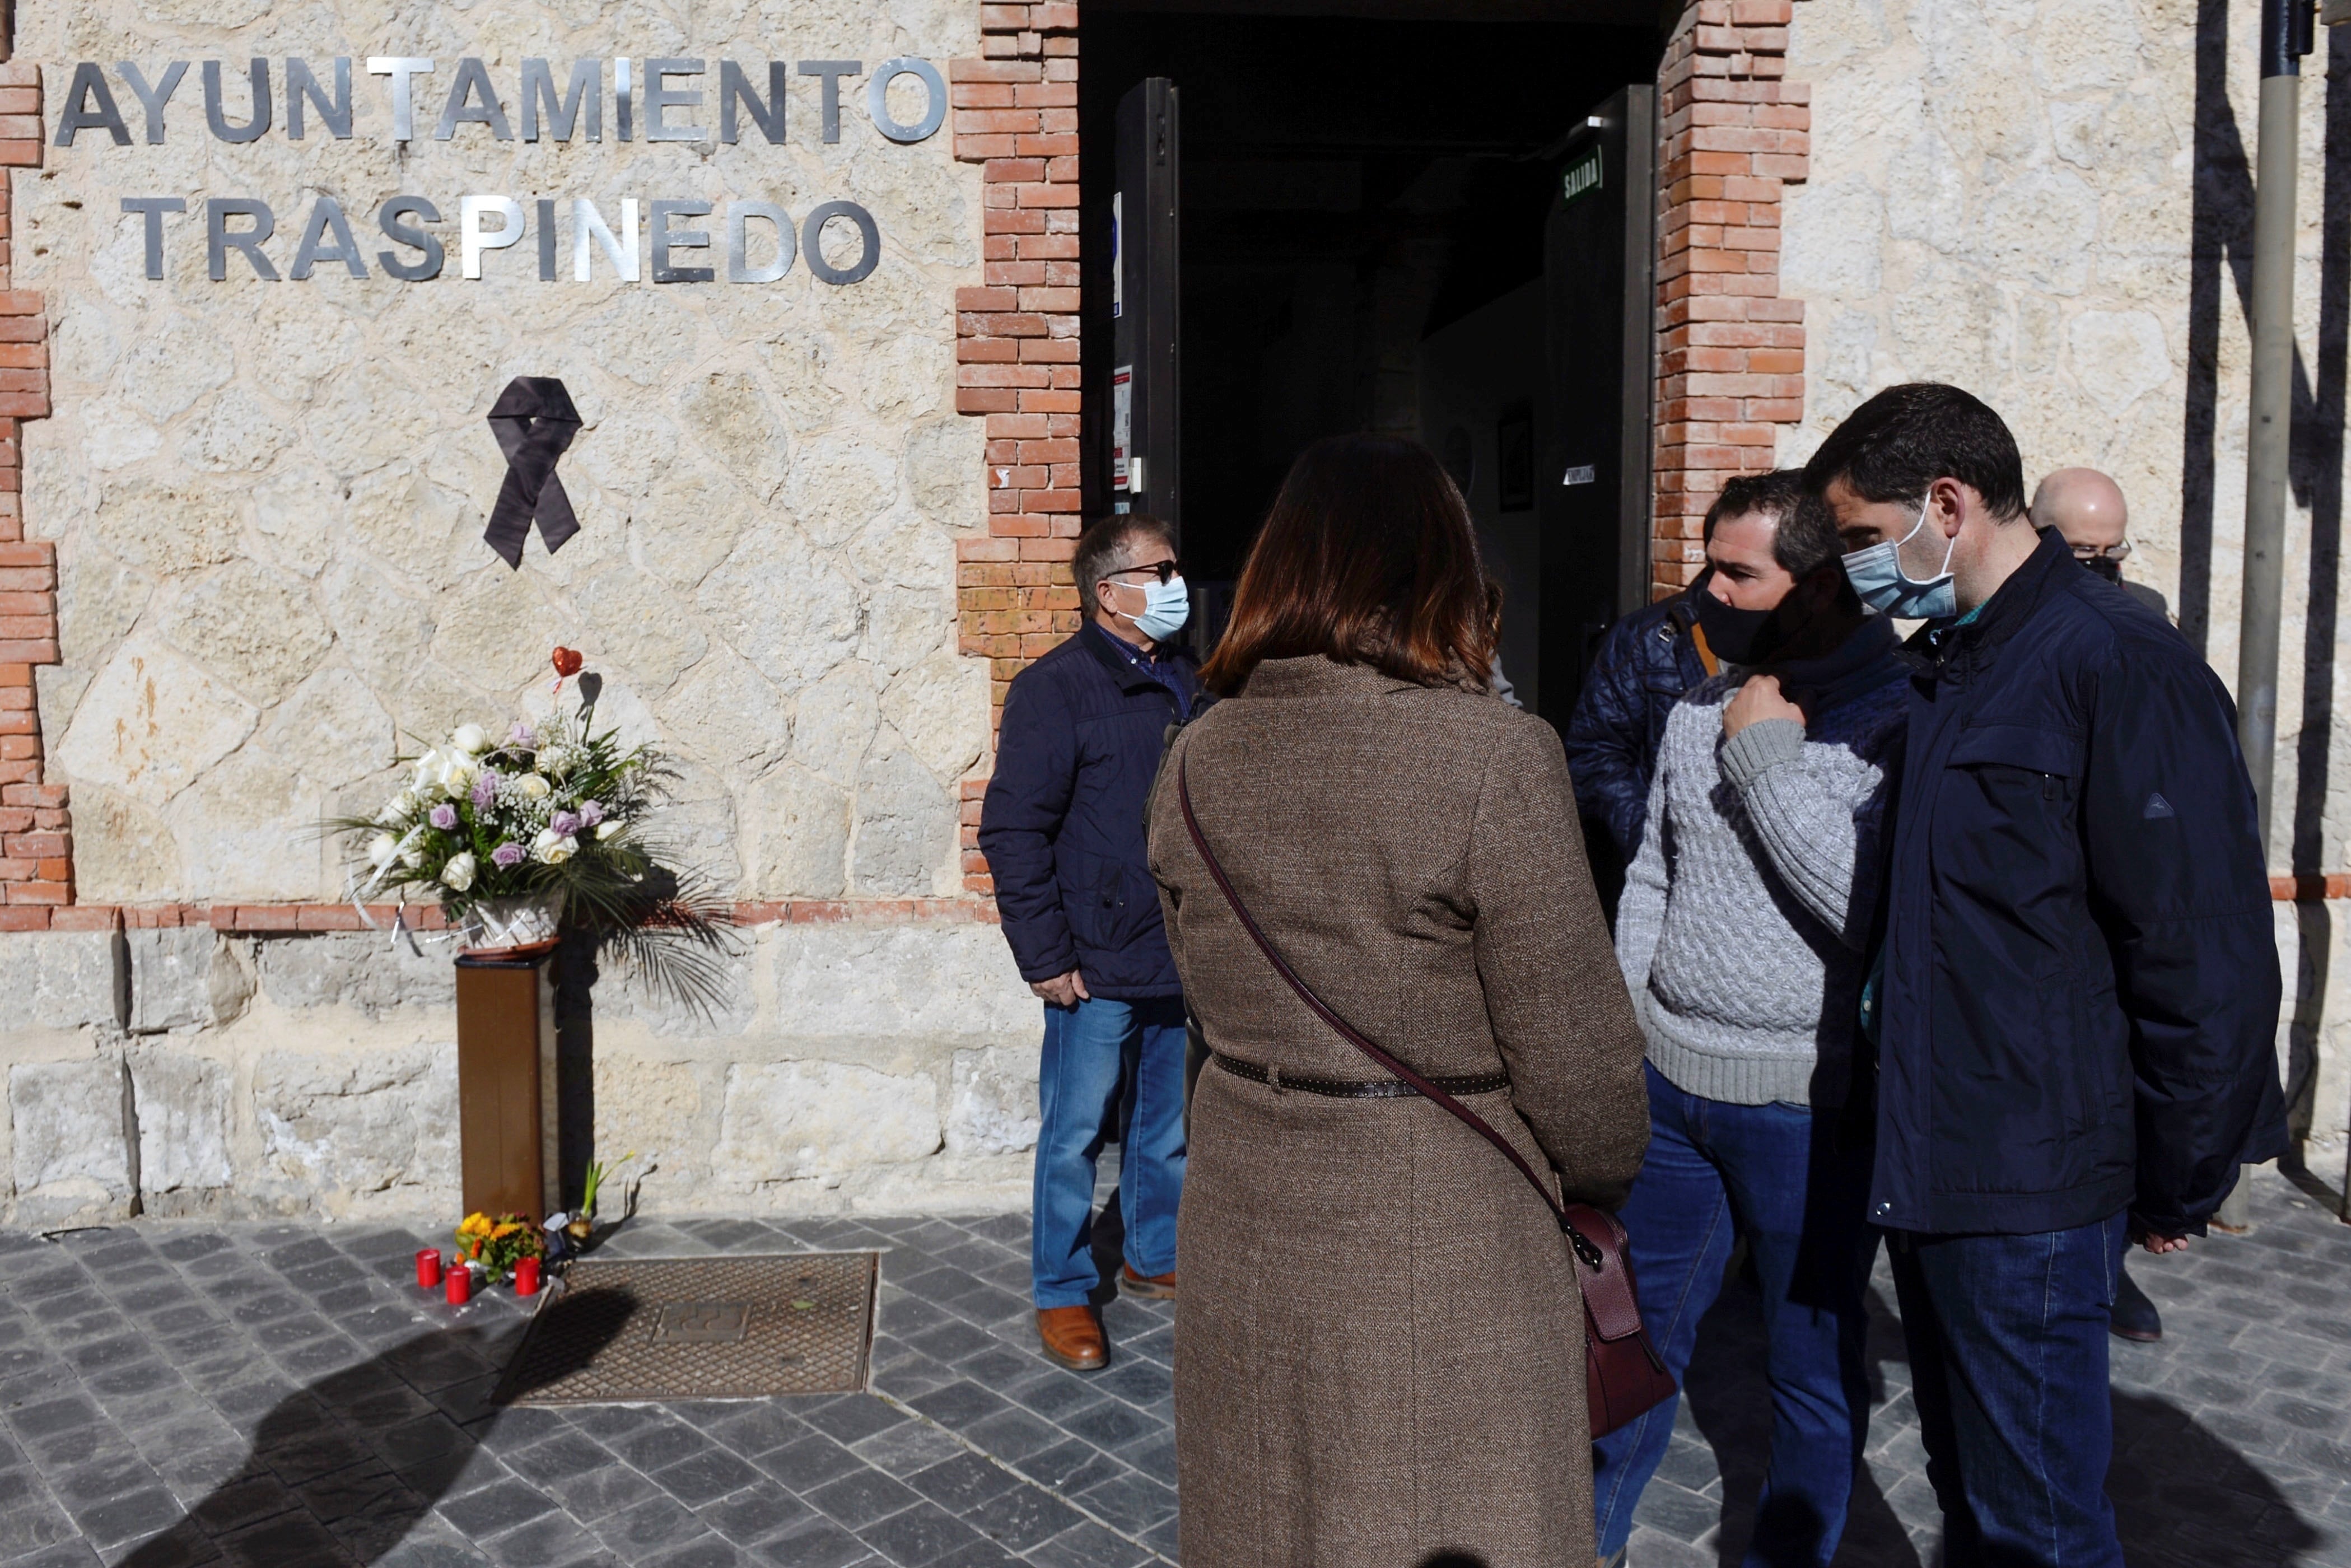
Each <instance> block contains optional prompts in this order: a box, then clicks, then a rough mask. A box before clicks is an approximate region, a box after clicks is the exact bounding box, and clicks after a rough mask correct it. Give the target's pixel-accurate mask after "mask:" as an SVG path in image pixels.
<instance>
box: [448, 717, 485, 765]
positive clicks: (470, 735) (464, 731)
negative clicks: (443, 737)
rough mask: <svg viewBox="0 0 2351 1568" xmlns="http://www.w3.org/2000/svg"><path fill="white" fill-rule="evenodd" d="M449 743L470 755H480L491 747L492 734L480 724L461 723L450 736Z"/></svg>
mask: <svg viewBox="0 0 2351 1568" xmlns="http://www.w3.org/2000/svg"><path fill="white" fill-rule="evenodd" d="M449 744H450V745H452V746H454V747H456V748H457V749H458V750H460V751H462V752H464V753H465V755H466V756H468V757H479V756H480V755H481V754H482V753H483V752H485V751H487V750H488V749H489V748H490V736H489V732H488V731H487V730H486V729H484V728H483V727H481V726H480V725H478V724H461V725H459V726H458V727H457V728H456V730H455V733H453V734H452V735H451V736H450V737H449Z"/></svg>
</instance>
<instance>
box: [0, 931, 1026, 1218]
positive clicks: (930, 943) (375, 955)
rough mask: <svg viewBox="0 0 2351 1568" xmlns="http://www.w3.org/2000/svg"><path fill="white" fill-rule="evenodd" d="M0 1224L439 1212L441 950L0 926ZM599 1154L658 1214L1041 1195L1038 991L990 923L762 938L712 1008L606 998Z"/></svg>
mask: <svg viewBox="0 0 2351 1568" xmlns="http://www.w3.org/2000/svg"><path fill="white" fill-rule="evenodd" d="M0 994H5V995H6V996H7V997H9V998H10V999H11V1002H12V1005H13V1008H12V1010H13V1011H14V1013H15V1015H16V1019H18V1020H19V1021H18V1022H17V1023H16V1025H15V1026H14V1027H12V1028H11V1029H10V1030H9V1031H8V1034H7V1037H6V1041H5V1044H6V1057H7V1063H8V1065H7V1067H6V1072H7V1107H8V1113H7V1116H6V1118H5V1128H0V1145H5V1146H0V1168H5V1169H6V1170H7V1171H8V1172H9V1176H10V1181H9V1197H8V1199H7V1201H6V1202H5V1204H0V1221H5V1222H7V1223H12V1224H28V1225H55V1224H64V1223H73V1222H80V1221H87V1220H92V1219H99V1218H119V1217H120V1216H122V1215H124V1214H128V1213H138V1212H143V1213H147V1214H153V1215H199V1214H200V1215H210V1216H214V1217H224V1218H227V1217H240V1216H242V1217H250V1216H256V1215H270V1214H308V1215H315V1216H326V1217H331V1218H365V1217H369V1216H402V1217H411V1218H413V1217H414V1216H416V1215H419V1214H428V1215H429V1214H444V1215H445V1214H454V1213H455V1212H456V1208H457V1205H458V1193H457V1130H456V1114H457V1101H456V1056H455V1053H456V1045H455V1038H456V1029H455V1012H454V1009H453V988H452V971H451V968H450V965H449V953H448V950H447V949H446V948H445V947H434V946H429V945H428V946H424V947H423V948H421V949H420V948H417V947H414V946H408V945H404V944H402V943H400V942H397V941H394V940H392V939H390V938H388V937H387V936H385V935H383V934H381V933H350V934H333V935H294V934H287V935H283V936H247V935H239V934H234V933H226V932H216V931H214V930H213V929H212V928H211V927H209V926H186V927H178V928H165V929H132V930H128V931H99V932H55V931H53V932H43V933H26V934H20V935H17V936H11V937H9V938H8V939H7V940H6V941H5V942H0ZM593 1006H594V1014H593V1020H592V1034H593V1041H594V1044H593V1056H594V1064H595V1065H594V1073H593V1077H594V1085H595V1101H596V1127H595V1137H596V1147H597V1152H598V1154H599V1155H600V1156H601V1157H603V1158H606V1159H613V1158H617V1157H619V1156H621V1155H625V1154H630V1153H634V1154H635V1155H638V1156H639V1165H640V1166H641V1167H642V1166H650V1167H652V1168H651V1171H650V1174H649V1175H648V1176H646V1177H645V1182H644V1186H643V1203H644V1204H645V1205H646V1207H650V1208H657V1209H659V1210H660V1211H662V1212H664V1213H671V1214H675V1213H695V1212H702V1213H718V1212H729V1211H735V1210H739V1209H742V1208H746V1207H747V1208H752V1209H756V1210H758V1211H760V1212H770V1213H772V1212H795V1211H798V1212H808V1211H846V1210H852V1209H857V1208H865V1209H878V1210H885V1211H900V1212H904V1211H907V1210H920V1209H946V1210H950V1211H953V1210H970V1209H986V1208H999V1207H1014V1206H1017V1205H1018V1204H1019V1203H1020V1202H1021V1201H1022V1199H1023V1197H1025V1195H1026V1193H1027V1190H1028V1182H1029V1159H1028V1151H1029V1148H1030V1147H1031V1146H1032V1145H1034V1143H1035V1141H1036V1134H1037V1031H1036V1014H1035V1002H1034V1001H1033V999H1032V998H1029V995H1028V993H1027V990H1026V988H1023V987H1022V986H1021V985H1020V984H1019V980H1018V977H1016V976H1015V975H1014V974H1013V971H1012V964H1011V959H1010V956H1009V955H1008V953H1007V952H1006V950H1005V947H1004V942H1003V938H1002V937H1001V936H999V935H998V932H997V931H996V929H995V928H994V927H993V926H991V925H987V924H985V923H982V922H977V921H969V920H965V921H944V920H927V921H881V920H842V921H836V922H830V923H799V924H781V923H779V924H774V925H764V926H760V927H758V928H756V929H755V930H753V931H752V932H750V933H749V940H748V942H747V945H746V951H745V954H744V956H743V958H742V961H741V962H740V963H739V964H738V965H737V969H736V974H735V978H734V984H733V986H732V988H731V989H730V992H729V995H728V997H727V998H726V1002H725V1004H724V1005H723V1006H722V1007H721V1008H720V1009H718V1011H717V1015H716V1018H712V1019H705V1018H698V1017H695V1016H693V1015H689V1014H686V1013H684V1012H682V1011H680V1010H679V1009H677V1008H675V1007H674V1006H672V1005H664V1004H661V1003H656V1002H653V1001H651V1000H649V999H648V998H645V997H643V995H641V994H637V993H634V992H632V989H631V988H630V987H629V986H628V985H627V984H625V983H622V982H614V981H611V980H607V981H605V982H603V983H601V984H599V985H598V986H597V987H596V988H595V992H594V1004H593Z"/></svg>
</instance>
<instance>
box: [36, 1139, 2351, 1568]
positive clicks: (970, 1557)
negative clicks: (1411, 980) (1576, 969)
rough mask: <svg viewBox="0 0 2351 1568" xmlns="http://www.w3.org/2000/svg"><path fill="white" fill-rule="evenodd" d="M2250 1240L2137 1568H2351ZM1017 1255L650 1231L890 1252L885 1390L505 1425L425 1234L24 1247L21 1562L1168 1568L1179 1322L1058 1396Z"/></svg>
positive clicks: (1747, 1301) (2346, 1509) (1680, 1506)
mask: <svg viewBox="0 0 2351 1568" xmlns="http://www.w3.org/2000/svg"><path fill="white" fill-rule="evenodd" d="M2257 1213H2258V1218H2259V1222H2260V1223H2259V1228H2258V1229H2257V1231H2256V1232H2255V1233H2254V1234H2253V1235H2252V1237H2250V1238H2246V1239H2238V1240H2232V1239H2220V1238H2216V1239H2213V1240H2211V1241H2210V1242H2208V1243H2199V1245H2198V1247H2197V1248H2196V1249H2195V1250H2193V1251H2191V1252H2190V1253H2189V1255H2188V1256H2187V1257H2185V1258H2183V1259H2167V1260H2147V1259H2144V1257H2143V1255H2140V1256H2139V1258H2138V1259H2137V1260H2135V1262H2134V1270H2135V1272H2136V1273H2137V1277H2138V1278H2139V1279H2140V1280H2141V1281H2142V1283H2144V1284H2145V1286H2146V1288H2147V1291H2148V1292H2149V1293H2150V1294H2151V1295H2154V1296H2155V1297H2157V1299H2158V1301H2161V1302H2162V1303H2163V1305H2164V1307H2165V1311H2166V1314H2167V1322H2168V1328H2169V1338H2168V1342H2167V1343H2165V1344H2163V1345H2161V1346H2158V1347H2150V1348H2138V1347H2124V1346H2117V1348H2116V1411H2117V1427H2118V1434H2119V1447H2120V1455H2119V1458H2118V1460H2117V1464H2116V1474H2115V1480H2114V1483H2113V1490H2114V1491H2115V1493H2116V1496H2117V1498H2119V1499H2121V1500H2123V1502H2124V1509H2123V1517H2124V1521H2125V1536H2126V1542H2127V1543H2128V1545H2129V1548H2130V1555H2131V1561H2132V1563H2134V1564H2156V1565H2163V1568H2168V1565H2170V1564H2174V1563H2178V1564H2188V1563H2196V1564H2200V1565H2204V1568H2212V1565H2221V1568H2231V1565H2242V1568H2276V1565H2283V1564H2343V1565H2346V1568H2351V1495H2346V1494H2347V1493H2351V1431H2346V1425H2351V1409H2347V1408H2346V1407H2351V1229H2346V1228H2343V1227H2340V1226H2337V1225H2335V1223H2334V1221H2333V1220H2332V1219H2331V1218H2327V1217H2326V1216H2325V1215H2324V1214H2322V1213H2321V1212H2320V1211H2319V1210H2318V1209H2317V1208H2316V1207H2314V1205H2312V1204H2311V1203H2310V1200H2308V1199H2306V1198H2303V1197H2301V1196H2300V1195H2299V1194H2296V1193H2294V1192H2293V1191H2292V1189H2290V1188H2289V1187H2287V1186H2285V1185H2284V1184H2283V1183H2282V1182H2278V1181H2275V1180H2273V1179H2270V1180H2265V1181H2264V1182H2263V1183H2262V1187H2261V1189H2260V1193H2259V1203H2258V1208H2257ZM1026 1238H1027V1224H1026V1220H1025V1218H1022V1217H1019V1216H1004V1217H996V1218H981V1219H956V1220H947V1219H872V1220H865V1221H841V1220H832V1221H809V1222H793V1223H790V1224H758V1223H753V1222H748V1221H687V1222H682V1223H678V1224H674V1225H670V1224H662V1223H658V1222H640V1223H637V1224H635V1225H633V1226H632V1227H630V1228H628V1229H626V1230H625V1231H623V1232H622V1234H621V1236H620V1237H618V1238H617V1239H615V1240H614V1242H613V1243H612V1244H611V1248H610V1251H611V1253H612V1254H615V1255H629V1256H652V1255H663V1254H680V1253H689V1252H704V1251H743V1252H759V1251H778V1250H790V1249H803V1248H812V1249H846V1248H874V1249H886V1251H887V1256H886V1257H885V1258H884V1260H883V1301H882V1316H881V1334H880V1337H879V1339H878V1340H877V1343H876V1348H875V1366H876V1379H875V1381H876V1385H877V1388H878V1393H877V1394H876V1395H872V1396H867V1395H858V1396H848V1397H844V1398H838V1399H804V1400H781V1401H763V1402H754V1403H722V1402H712V1403H703V1404H679V1405H669V1406H580V1407H569V1408H563V1409H538V1408H514V1409H507V1410H503V1411H501V1410H497V1409H495V1408H492V1407H490V1406H488V1405H487V1403H486V1400H487V1396H488V1394H489V1392H490V1389H491V1386H492V1385H493V1384H494V1382H495V1381H496V1367H497V1366H499V1365H500V1364H502V1362H503V1358H504V1356H505V1354H506V1353H507V1351H508V1350H509V1349H510V1348H511V1346H512V1345H513V1343H514V1342H515V1340H516V1339H517V1337H518V1335H519V1333H520V1329H521V1324H522V1316H521V1312H520V1310H519V1309H518V1307H517V1303H516V1302H515V1301H514V1300H513V1298H511V1297H510V1296H508V1295H507V1294H505V1293H504V1292H496V1293H493V1294H492V1295H490V1296H488V1297H486V1298H484V1299H480V1300H477V1301H476V1302H475V1304H474V1305H472V1306H470V1307H467V1308H465V1309H461V1310H456V1311H452V1310H451V1309H449V1308H447V1307H445V1306H444V1305H443V1304H441V1303H440V1301H438V1299H437V1297H429V1296H426V1295H425V1294H423V1292H420V1291H417V1290H416V1289H415V1288H414V1286H413V1283H411V1282H410V1281H411V1280H412V1270H413V1265H412V1262H411V1254H412V1253H413V1251H414V1249H416V1248H417V1247H418V1246H419V1245H422V1244H423V1240H424V1239H423V1238H421V1237H419V1236H418V1235H415V1234H413V1233H411V1232H408V1231H405V1230H400V1229H394V1228H355V1227H343V1226H275V1227H267V1226H195V1225H188V1224H172V1223H142V1224H136V1225H127V1226H118V1227H113V1228H106V1229H99V1230H87V1231H78V1232H71V1233H67V1234H62V1235H58V1236H57V1237H55V1238H54V1239H42V1238H39V1237H35V1236H30V1235H26V1234H24V1233H22V1232H16V1233H0V1423H4V1424H5V1436H0V1562H5V1563H38V1564H44V1565H47V1564H57V1565H60V1568H62V1565H64V1564H69V1563H70V1564H77V1565H86V1564H90V1563H101V1562H102V1563H109V1564H120V1563H131V1564H135V1565H136V1568H176V1565H178V1564H183V1563H186V1564H193V1563H240V1564H243V1563H253V1564H268V1565H270V1568H310V1565H312V1564H321V1565H323V1564H329V1563H383V1564H390V1565H398V1568H411V1565H413V1568H426V1565H433V1568H438V1565H443V1564H449V1565H455V1564H475V1563H497V1564H501V1565H507V1568H541V1565H543V1568H561V1565H565V1564H572V1563H583V1564H584V1563H623V1564H629V1565H631V1568H636V1565H638V1564H645V1565H651V1568H728V1565H733V1564H752V1563H776V1564H785V1565H789V1568H840V1565H846V1564H850V1563H893V1564H900V1565H903V1568H932V1565H934V1564H937V1565H954V1568H963V1565H967V1564H968V1565H978V1564H1004V1563H1032V1564H1037V1565H1039V1568H1133V1565H1135V1564H1140V1563H1152V1562H1159V1561H1172V1560H1173V1558H1174V1555H1175V1552H1174V1539H1175V1491H1174V1485H1173V1483H1174V1479H1175V1463H1174V1444H1173V1435H1172V1430H1171V1428H1170V1426H1169V1405H1168V1389H1169V1382H1168V1355H1169V1346H1170V1342H1171V1339H1172V1326H1171V1324H1172V1314H1171V1313H1170V1312H1169V1310H1168V1309H1167V1308H1166V1307H1165V1306H1164V1305H1159V1304H1155V1303H1137V1302H1130V1301H1115V1302H1113V1303H1112V1304H1111V1306H1110V1308H1109V1309H1108V1319H1109V1322H1110V1326H1111V1328H1112V1331H1113V1336H1114V1338H1115V1341H1116V1343H1117V1344H1118V1346H1119V1348H1120V1352H1121V1354H1120V1356H1119V1358H1118V1360H1117V1362H1116V1363H1115V1364H1114V1365H1113V1368H1112V1369H1111V1370H1110V1371H1108V1372H1106V1373H1102V1374H1099V1375H1094V1376H1091V1377H1078V1376H1075V1375H1071V1374H1067V1373H1063V1372H1061V1371H1059V1370H1058V1369H1056V1368H1053V1367H1051V1366H1050V1365H1048V1364H1046V1363H1044V1362H1043V1361H1041V1360H1040V1358H1039V1357H1038V1356H1037V1355H1036V1354H1035V1353H1034V1351H1033V1350H1032V1349H1031V1344H1032V1343H1033V1342H1032V1338H1031V1334H1030V1331H1029V1315H1028V1311H1029V1310H1028V1304H1027V1301H1026V1297H1025V1290H1026V1285H1027V1271H1028V1263H1027V1256H1026ZM1880 1284H1881V1290H1885V1284H1884V1281H1883V1278H1882V1276H1881V1281H1880ZM1885 1293H1886V1299H1889V1300H1890V1296H1891V1292H1890V1290H1885ZM1760 1343H1761V1342H1760V1333H1759V1330H1758V1328H1757V1324H1756V1320H1755V1312H1754V1301H1753V1299H1752V1297H1751V1295H1750V1294H1749V1293H1747V1292H1746V1291H1744V1290H1743V1288H1739V1287H1734V1288H1733V1289H1732V1290H1731V1291H1729V1292H1727V1293H1726V1296H1725V1298H1724V1301H1723V1302H1722V1303H1721V1304H1720V1305H1719V1307H1718V1308H1717V1309H1716V1311H1715V1312H1714V1313H1713V1314H1712V1315H1711V1316H1710V1317H1709V1318H1708V1322H1707V1323H1706V1325H1705V1329H1704V1331H1703V1333H1702V1335H1701V1341H1700V1351H1699V1360H1698V1365H1697V1366H1696V1367H1695V1368H1694V1369H1693V1372H1692V1375H1691V1377H1690V1379H1689V1382H1690V1386H1691V1391H1692V1392H1691V1397H1690V1399H1689V1400H1688V1401H1687V1403H1686V1408H1685V1410H1684V1412H1683V1415H1682V1417H1681V1423H1680V1427H1679V1430H1678V1431H1677V1436H1676V1441H1675V1444H1674V1447H1673V1450H1672V1452H1671V1454H1670V1455H1669V1457H1668V1458H1667V1465H1666V1468H1665V1471H1664V1473H1663V1474H1662V1475H1661V1476H1660V1478H1659V1479H1658V1481H1657V1483H1656V1485H1655V1486H1653V1487H1652V1488H1651V1489H1650V1491H1649V1493H1648V1495H1647V1496H1646V1497H1645V1498H1644V1500H1643V1502H1642V1506H1641V1510H1640V1513H1639V1516H1638V1518H1639V1524H1640V1528H1639V1530H1638V1531H1637V1533H1636V1535H1635V1548H1634V1558H1633V1561H1634V1563H1635V1564H1637V1568H1680V1565H1685V1564H1698V1563H1705V1564H1709V1565H1715V1564H1729V1563H1736V1562H1737V1561H1738V1557H1739V1552H1740V1546H1741V1545H1742V1544H1743V1541H1744V1536H1745V1532H1746V1530H1747V1528H1748V1524H1749V1516H1750V1512H1751V1507H1752V1500H1753V1497H1754V1494H1755V1490H1756V1488H1757V1486H1758V1485H1759V1484H1760V1480H1761V1465H1762V1455H1763V1450H1764V1438H1765V1435H1766V1432H1767V1430H1768V1423H1769V1418H1770V1413H1769V1404H1768V1399H1767V1398H1766V1396H1765V1394H1764V1391H1763V1388H1762V1385H1761V1375H1760V1370H1759V1369H1760V1364H1761V1356H1760V1354H1759V1349H1760ZM1872 1351H1873V1363H1874V1365H1875V1367H1876V1376H1877V1378H1878V1379H1879V1381H1880V1384H1881V1387H1882V1395H1881V1398H1880V1402H1879V1406H1878V1409H1877V1413H1876V1422H1875V1425H1874V1427H1873V1429H1872V1433H1871V1448H1870V1478H1869V1481H1868V1483H1867V1484H1866V1485H1865V1487H1864V1489H1863V1495H1862V1496H1861V1498H1860V1499H1859V1500H1857V1503H1856V1507H1855V1520H1854V1525H1853V1529H1852V1531H1851V1533H1850V1534H1849V1536H1848V1540H1847V1545H1846V1549H1845V1551H1844V1552H1843V1553H1842V1554H1841V1555H1840V1557H1839V1562H1840V1563H1846V1564H1854V1565H1857V1568H1859V1565H1865V1568H1911V1565H1913V1564H1917V1565H1922V1568H1923V1565H1924V1564H1928V1563H1934V1562H1935V1561H1936V1552H1935V1538H1936V1535H1937V1526H1936V1521H1935V1517H1934V1508H1933V1502H1932V1499H1931V1496H1930V1495H1929V1494H1928V1490H1927V1487H1926V1483H1925V1480H1924V1478H1923V1476H1922V1475H1921V1473H1920V1465H1919V1453H1918V1447H1917V1433H1916V1428H1915V1425H1914V1424H1913V1423H1912V1421H1911V1420H1910V1418H1909V1406H1908V1396H1907V1376H1906V1369H1905V1368H1904V1366H1903V1364H1902V1362H1901V1340H1900V1334H1899V1330H1898V1328H1897V1326H1896V1324H1895V1323H1894V1322H1892V1321H1891V1319H1890V1318H1888V1319H1886V1320H1885V1321H1882V1322H1880V1323H1879V1324H1878V1332H1877V1333H1876V1335H1875V1336H1874V1338H1873V1344H1872ZM1726 1496H1727V1497H1728V1498H1729V1500H1730V1501H1729V1506H1728V1508H1727V1509H1726V1505H1725V1502H1724V1499H1725V1498H1726Z"/></svg>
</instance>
